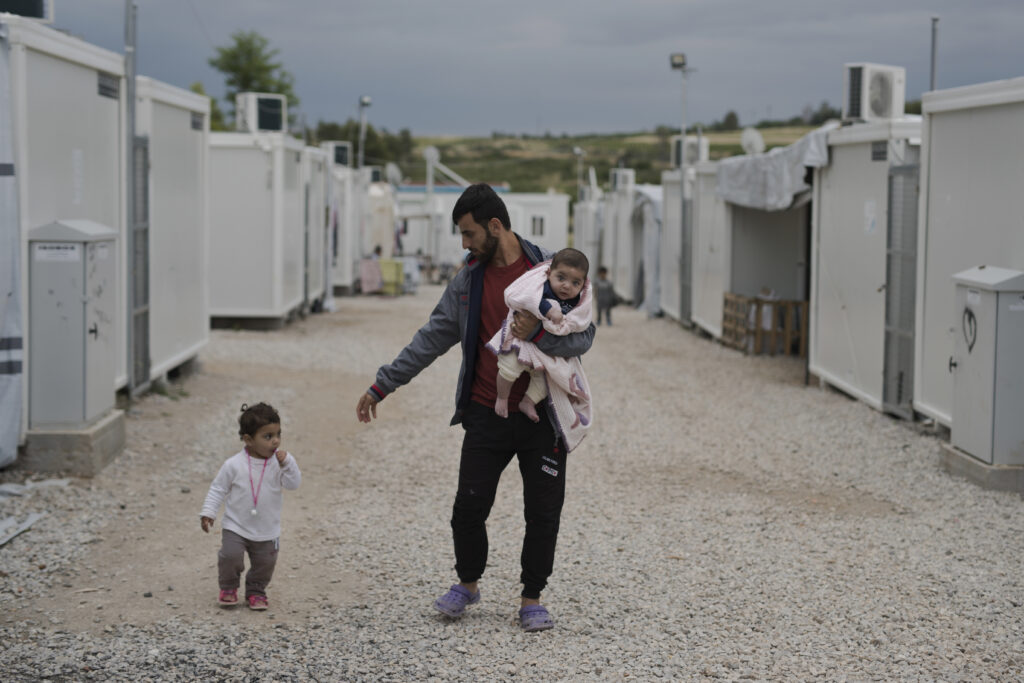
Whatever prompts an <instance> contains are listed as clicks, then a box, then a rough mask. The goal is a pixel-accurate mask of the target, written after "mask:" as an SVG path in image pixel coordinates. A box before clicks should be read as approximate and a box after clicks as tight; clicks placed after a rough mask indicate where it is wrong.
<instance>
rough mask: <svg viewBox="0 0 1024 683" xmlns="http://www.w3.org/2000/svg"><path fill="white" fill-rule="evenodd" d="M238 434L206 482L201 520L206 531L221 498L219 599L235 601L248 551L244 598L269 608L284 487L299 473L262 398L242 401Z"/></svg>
mask: <svg viewBox="0 0 1024 683" xmlns="http://www.w3.org/2000/svg"><path fill="white" fill-rule="evenodd" d="M238 434H239V436H241V437H242V441H243V442H244V443H245V448H243V449H242V450H241V451H239V452H238V453H235V454H234V455H233V456H231V457H230V458H228V459H227V461H226V462H225V463H224V464H223V465H221V468H220V471H219V472H218V473H217V476H216V477H215V478H214V480H213V483H212V484H210V491H209V493H207V494H206V501H205V502H204V503H203V511H202V513H200V517H199V523H200V525H201V526H202V528H203V531H205V532H207V533H209V531H210V527H212V526H213V521H214V519H216V518H217V511H218V510H219V509H220V505H221V503H224V521H223V522H222V524H221V526H222V527H223V528H222V531H221V546H220V552H219V553H217V567H218V580H219V582H220V595H219V596H218V598H217V602H218V603H220V604H221V605H225V606H231V605H235V604H237V603H238V586H239V578H240V577H241V575H242V569H243V560H244V559H245V554H246V553H249V571H248V573H246V575H245V599H246V602H248V604H249V609H254V610H264V609H267V593H266V589H267V584H269V583H270V578H271V577H272V576H273V575H274V565H276V564H277V551H278V548H279V541H280V536H281V499H282V491H283V490H284V489H289V490H295V489H297V488H299V484H300V483H301V482H302V473H301V472H299V465H298V463H297V462H295V458H294V457H293V456H292V455H290V454H289V453H288V452H287V451H283V450H280V449H279V446H280V445H281V418H280V417H279V416H278V414H277V411H276V410H274V409H273V408H272V407H271V406H269V405H267V404H266V403H257V404H256V405H254V406H249V405H244V404H243V405H242V414H241V415H240V416H239V418H238Z"/></svg>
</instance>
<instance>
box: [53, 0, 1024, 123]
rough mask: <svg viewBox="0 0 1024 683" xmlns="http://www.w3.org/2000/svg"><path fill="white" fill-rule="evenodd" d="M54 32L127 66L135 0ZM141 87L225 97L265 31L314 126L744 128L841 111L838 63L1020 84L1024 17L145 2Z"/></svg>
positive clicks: (740, 1)
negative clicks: (223, 67) (230, 57)
mask: <svg viewBox="0 0 1024 683" xmlns="http://www.w3.org/2000/svg"><path fill="white" fill-rule="evenodd" d="M54 3H55V22H54V24H53V25H54V26H55V27H56V28H59V29H62V30H66V31H69V32H70V33H71V34H73V35H75V36H78V37H80V38H82V39H84V40H86V41H88V42H90V43H93V44H96V45H99V46H101V47H104V48H107V49H109V50H113V51H116V52H123V48H124V12H125V4H126V3H125V0H54ZM136 4H137V6H138V43H139V44H138V73H139V74H140V75H145V76H150V77H152V78H155V79H157V80H160V81H164V82H166V83H170V84H172V85H177V86H180V87H188V86H189V85H190V84H191V83H193V82H195V81H201V82H202V83H203V85H204V87H205V89H206V92H207V93H209V94H210V95H211V96H216V97H218V98H221V97H223V95H224V92H225V88H224V78H223V75H222V74H220V73H219V72H217V71H215V70H213V69H212V68H211V67H210V66H209V65H208V64H207V60H208V59H209V58H210V57H211V56H213V55H214V54H215V47H219V46H227V45H230V44H231V42H232V40H231V35H232V34H233V33H235V32H237V31H257V32H259V33H260V34H262V35H263V36H265V37H266V38H268V39H269V41H270V45H271V46H272V47H273V48H276V49H277V50H279V54H278V59H279V60H280V61H281V62H282V63H283V65H284V67H285V68H286V69H287V70H288V71H290V72H291V73H292V75H293V76H294V78H295V86H296V87H295V91H296V94H297V95H298V96H299V98H300V100H301V103H300V106H299V112H298V113H299V114H300V115H301V116H302V117H303V119H304V120H305V122H306V124H307V125H309V126H315V125H316V122H317V121H321V120H322V121H337V122H344V121H345V120H347V119H349V118H356V119H357V118H358V116H359V109H358V101H359V98H360V96H362V95H369V96H370V97H371V99H372V104H371V106H370V108H369V109H368V110H367V117H368V120H369V122H370V123H371V124H372V125H374V127H377V128H386V129H388V130H389V131H391V132H397V131H399V130H401V129H403V128H407V129H409V130H410V131H411V133H412V134H413V135H414V136H432V135H481V136H487V135H490V134H491V133H492V132H495V131H500V132H504V133H525V134H530V135H543V134H546V133H551V134H552V135H561V134H562V133H568V134H570V135H578V134H586V133H612V132H632V131H640V130H653V129H654V128H655V127H656V126H658V125H669V126H674V127H677V128H678V126H679V124H680V122H681V120H682V117H683V108H684V106H683V104H684V95H683V90H684V88H683V77H682V76H681V74H680V73H679V72H678V71H673V70H672V69H671V68H670V65H669V55H670V54H671V53H673V52H684V53H685V54H686V57H687V62H688V64H689V67H690V68H691V69H692V70H691V71H690V72H688V73H687V75H686V80H685V110H686V113H685V116H686V122H687V124H688V125H689V124H692V123H695V122H702V123H711V122H713V121H716V120H720V119H721V118H722V117H723V116H724V115H725V114H726V112H728V111H730V110H732V111H735V112H736V113H737V114H738V115H739V118H740V122H741V123H742V124H744V125H749V124H752V123H756V122H757V121H760V120H762V119H767V118H772V119H785V118H789V117H791V116H796V115H799V114H800V113H801V111H802V110H803V109H804V108H805V107H807V106H808V105H810V106H812V107H814V108H817V107H818V106H819V105H820V104H821V102H822V101H828V102H829V103H830V104H831V105H832V106H834V107H839V106H841V103H842V89H843V64H845V63H849V62H874V63H879V64H891V65H896V66H902V67H904V68H906V70H907V99H918V98H920V96H921V94H922V93H923V92H925V91H927V90H928V89H929V79H930V68H931V67H930V65H931V36H932V21H931V17H933V16H938V17H939V23H938V40H937V59H936V62H937V68H936V88H937V89H945V88H951V87H957V86H963V85H970V84H973V83H982V82H986V81H994V80H1000V79H1004V78H1014V77H1018V76H1024V40H1021V36H1022V35H1024V3H1022V2H1021V0H975V1H972V2H964V1H963V0H931V1H930V2H923V1H918V0H859V1H858V2H849V1H846V2H839V1H834V0H622V1H620V2H606V1H605V2H601V1H600V0H516V1H515V2H495V1H494V0H438V1H435V2H421V1H418V0H372V1H366V2H353V1H350V0H293V1H292V2H281V1H280V0H136Z"/></svg>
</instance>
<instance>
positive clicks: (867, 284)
mask: <svg viewBox="0 0 1024 683" xmlns="http://www.w3.org/2000/svg"><path fill="white" fill-rule="evenodd" d="M920 142H921V122H920V119H919V118H916V117H915V118H912V119H891V120H880V121H876V122H873V123H862V124H855V125H852V126H846V127H844V128H840V129H838V130H834V131H832V132H831V133H829V136H828V144H829V147H830V159H831V160H830V163H829V165H827V166H822V167H820V168H818V169H816V170H815V181H814V210H813V215H812V221H813V226H812V230H813V245H814V248H813V252H812V255H811V311H810V331H811V334H810V340H809V341H810V343H809V346H808V355H809V358H808V366H809V368H810V370H811V372H813V373H814V374H816V375H817V376H818V377H820V378H822V379H824V380H825V381H826V382H828V383H829V384H831V385H833V386H835V387H837V388H839V389H841V390H843V391H844V392H846V393H847V394H849V395H851V396H854V397H856V398H858V399H859V400H861V401H864V402H865V403H867V404H868V405H870V406H871V407H873V408H875V409H877V410H887V411H888V412H893V413H896V414H900V415H902V416H904V417H908V418H912V417H913V411H912V405H911V395H912V389H913V333H914V286H915V282H914V269H915V266H916V263H915V251H914V246H915V243H916V234H917V163H918V160H919V152H920Z"/></svg>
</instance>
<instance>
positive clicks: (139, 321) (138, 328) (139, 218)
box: [128, 136, 150, 394]
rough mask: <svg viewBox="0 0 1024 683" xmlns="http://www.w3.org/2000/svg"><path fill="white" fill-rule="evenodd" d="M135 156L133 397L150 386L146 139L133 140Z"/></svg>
mask: <svg viewBox="0 0 1024 683" xmlns="http://www.w3.org/2000/svg"><path fill="white" fill-rule="evenodd" d="M132 154H134V155H135V178H134V180H133V182H132V192H134V195H135V197H134V198H135V211H134V212H133V215H132V217H131V225H130V226H129V229H130V230H131V231H132V237H133V240H134V242H133V243H134V245H135V248H134V253H132V254H129V255H128V258H129V259H131V271H130V272H129V273H128V278H129V286H130V287H131V290H132V300H131V302H130V304H129V305H130V307H131V325H132V361H133V362H132V366H133V367H132V368H130V373H129V378H128V381H129V383H130V389H131V393H132V394H135V393H136V392H137V391H138V390H141V389H143V388H144V387H146V386H148V384H149V365H150V356H149V138H146V137H141V136H140V137H136V138H135V145H134V147H133V149H132Z"/></svg>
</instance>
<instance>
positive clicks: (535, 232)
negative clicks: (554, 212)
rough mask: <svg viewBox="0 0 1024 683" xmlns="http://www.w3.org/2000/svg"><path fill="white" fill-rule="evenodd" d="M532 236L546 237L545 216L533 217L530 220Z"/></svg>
mask: <svg viewBox="0 0 1024 683" xmlns="http://www.w3.org/2000/svg"><path fill="white" fill-rule="evenodd" d="M530 235H532V236H533V237H543V236H544V216H533V217H532V218H530Z"/></svg>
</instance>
